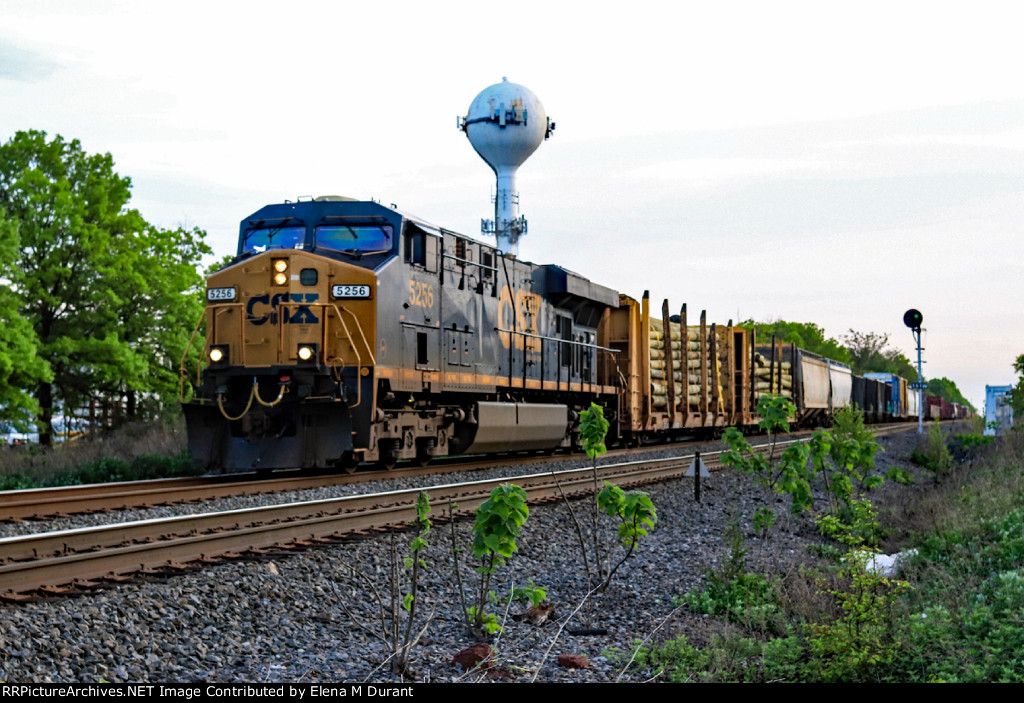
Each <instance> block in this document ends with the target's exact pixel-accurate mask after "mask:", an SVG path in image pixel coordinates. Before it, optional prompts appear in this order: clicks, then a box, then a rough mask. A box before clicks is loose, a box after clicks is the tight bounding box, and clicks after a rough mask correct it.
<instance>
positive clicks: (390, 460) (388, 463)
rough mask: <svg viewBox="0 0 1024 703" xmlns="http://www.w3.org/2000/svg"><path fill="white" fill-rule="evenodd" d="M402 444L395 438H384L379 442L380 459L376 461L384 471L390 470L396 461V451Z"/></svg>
mask: <svg viewBox="0 0 1024 703" xmlns="http://www.w3.org/2000/svg"><path fill="white" fill-rule="evenodd" d="M401 448H402V444H401V442H400V441H399V440H397V439H385V440H381V442H380V459H378V460H377V463H378V464H379V465H380V467H381V468H382V469H384V470H385V471H391V470H392V469H393V468H395V464H397V463H398V452H399V451H400V450H401Z"/></svg>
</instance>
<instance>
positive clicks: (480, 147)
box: [459, 78, 555, 255]
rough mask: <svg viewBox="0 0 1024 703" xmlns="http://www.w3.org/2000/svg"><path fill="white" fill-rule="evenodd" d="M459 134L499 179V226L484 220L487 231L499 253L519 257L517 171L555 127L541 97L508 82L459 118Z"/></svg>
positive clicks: (522, 224)
mask: <svg viewBox="0 0 1024 703" xmlns="http://www.w3.org/2000/svg"><path fill="white" fill-rule="evenodd" d="M459 128H460V129H461V130H462V131H464V132H465V133H466V136H467V137H469V143H470V144H472V145H473V148H474V149H475V150H476V153H478V154H479V155H480V158H482V159H483V160H484V161H486V162H487V163H488V165H489V166H490V167H491V168H492V169H493V170H494V174H495V176H497V179H498V188H497V192H496V194H495V199H494V220H493V221H490V220H484V221H483V222H482V226H481V229H482V230H483V232H484V233H485V234H493V235H494V236H495V237H496V238H497V240H498V248H499V249H501V250H502V251H504V252H505V253H507V254H513V255H515V254H517V253H518V251H519V237H520V235H522V234H525V233H526V218H525V217H522V216H521V215H520V214H519V193H518V191H517V190H516V170H517V169H518V168H519V167H520V166H521V165H522V163H523V162H524V161H526V159H528V158H529V157H530V154H532V153H533V152H534V151H536V149H537V147H538V146H540V143H541V142H542V141H544V140H545V139H547V138H548V137H549V136H551V132H553V131H554V129H555V123H554V122H552V121H551V120H550V119H549V118H548V116H547V113H546V112H545V111H544V106H543V105H542V104H541V102H540V100H538V99H537V96H536V95H534V94H533V93H532V92H531V91H530V90H528V89H527V88H524V87H523V86H521V85H518V84H516V83H509V82H508V79H507V78H502V80H501V83H495V84H494V85H492V86H489V87H487V88H484V89H483V90H482V91H481V92H480V94H479V95H477V96H476V98H474V99H473V102H472V103H471V104H470V106H469V114H468V115H466V116H465V117H461V118H459Z"/></svg>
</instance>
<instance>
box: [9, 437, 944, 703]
mask: <svg viewBox="0 0 1024 703" xmlns="http://www.w3.org/2000/svg"><path fill="white" fill-rule="evenodd" d="M916 441H917V440H916V435H914V434H913V433H912V432H908V433H906V434H900V435H894V436H890V437H886V438H882V439H880V443H881V444H882V445H883V447H885V448H886V449H887V452H886V453H883V454H880V455H879V465H880V466H881V467H882V471H883V472H884V470H885V467H886V466H888V465H889V464H892V463H899V464H900V465H901V466H904V467H905V468H906V467H907V464H906V463H905V462H904V461H903V458H904V457H906V456H907V455H908V454H909V452H910V449H911V448H912V447H913V446H914V443H915V442H916ZM695 448H698V449H701V450H702V451H706V450H709V449H711V448H712V447H710V446H706V447H694V445H677V447H674V448H671V449H663V450H660V451H657V452H652V454H654V453H657V454H664V453H675V454H690V453H692V452H693V451H694V449H695ZM583 461H585V459H584V460H583ZM579 465H581V460H580V459H579V458H574V459H571V460H567V461H566V462H565V463H564V465H562V466H561V467H560V468H570V467H573V466H579ZM554 468H555V467H554V466H552V465H550V464H545V465H544V466H543V468H541V469H538V468H536V467H535V468H533V469H527V470H525V471H524V470H522V469H521V468H520V469H519V472H520V473H523V472H536V471H538V470H543V471H550V470H553V469H554ZM509 472H511V470H506V471H504V472H503V471H502V470H496V469H490V470H487V471H485V472H477V473H474V474H467V475H452V476H446V477H444V478H443V479H442V481H440V482H443V483H449V482H456V481H460V480H470V479H472V478H484V477H489V476H492V475H506V474H507V473H509ZM919 480H924V479H919ZM426 481H427V479H411V478H397V479H396V480H394V481H387V482H382V483H380V484H378V485H374V486H366V485H364V486H361V487H358V486H347V487H335V488H331V489H322V490H315V491H303V492H301V493H300V494H282V495H276V496H258V497H245V498H238V499H227V500H219V501H214V502H211V503H209V504H206V505H203V506H184V507H183V506H172V507H167V508H155V509H150V510H138V511H125V512H122V513H117V514H116V515H115V516H111V515H91V516H77V517H73V518H64V519H61V520H58V521H54V522H53V523H49V524H47V523H43V524H40V523H24V524H21V525H2V526H0V530H2V533H0V536H8V535H13V534H24V533H26V532H39V531H42V530H49V529H62V528H68V527H81V526H85V525H90V524H101V523H107V522H113V521H125V520H135V519H145V518H153V517H161V516H164V515H171V514H182V513H193V512H200V511H210V510H225V509H231V508H239V507H246V506H250V505H255V504H266V503H270V502H274V503H278V502H284V501H291V500H309V499H313V498H326V497H331V496H337V495H344V494H346V493H354V492H357V491H359V492H373V491H378V490H394V489H397V488H410V487H415V486H416V485H417V484H420V485H422V484H423V483H424V482H426ZM435 482H438V481H436V479H435ZM646 490H647V492H648V493H649V494H650V495H651V498H652V500H653V501H654V504H655V506H656V507H657V510H658V518H659V519H658V524H657V528H656V529H655V530H654V532H653V533H652V534H651V535H649V536H648V537H646V538H644V539H643V540H642V541H641V543H640V545H639V546H638V548H637V550H636V552H635V553H634V555H633V556H632V558H631V559H630V560H629V561H627V562H626V564H625V565H624V566H623V567H622V568H621V569H620V571H619V573H618V574H617V575H616V577H615V580H614V582H613V583H612V586H611V587H610V588H609V589H608V591H607V592H605V593H604V594H600V595H598V596H596V597H595V598H594V599H593V600H592V601H590V602H589V603H588V605H585V606H584V607H583V609H582V610H581V611H580V612H578V613H576V614H575V615H574V616H573V617H572V619H571V622H570V624H569V625H568V628H567V630H568V629H577V628H590V629H598V630H604V631H606V634H598V635H571V634H569V632H568V631H563V632H561V633H560V634H559V632H558V627H559V625H560V623H561V622H562V620H563V619H564V618H566V617H567V616H569V615H570V614H572V613H573V611H574V609H576V608H577V607H578V606H579V605H580V601H581V599H582V598H583V597H584V595H585V593H586V590H587V589H586V582H587V581H586V574H585V572H584V569H583V566H582V562H581V557H580V547H579V542H578V537H577V532H576V529H575V527H574V525H573V521H572V518H571V517H570V513H569V510H568V509H567V507H566V506H565V504H564V503H552V504H547V505H539V506H531V511H530V518H529V521H528V522H527V524H526V526H525V528H524V532H523V535H522V537H521V538H520V540H519V552H518V554H517V555H516V556H515V557H514V558H513V559H512V560H510V562H509V564H508V565H507V566H505V567H503V568H501V569H499V571H498V572H497V574H495V576H494V579H493V581H492V589H493V590H494V591H495V592H496V593H497V594H498V595H499V596H507V595H508V593H509V592H510V589H511V588H512V587H513V586H524V585H529V584H530V583H531V582H533V583H535V584H536V585H537V586H542V587H544V588H545V589H547V593H548V599H549V601H550V602H551V603H552V604H553V605H554V614H555V616H556V618H555V619H554V620H553V621H552V622H549V623H548V624H546V625H544V626H543V627H535V626H533V625H530V624H526V623H521V622H514V621H512V619H511V617H507V618H505V620H506V622H505V632H504V633H503V634H501V635H500V637H499V638H498V639H497V640H496V641H492V642H491V646H492V647H494V648H495V649H496V650H497V651H498V664H499V666H501V667H503V668H504V669H506V670H507V672H508V673H509V675H511V676H512V677H514V678H513V680H516V681H529V680H531V679H532V678H533V677H534V675H535V674H536V680H538V681H546V682H551V681H554V682H559V681H590V682H608V681H614V680H616V679H618V678H620V677H621V678H622V679H625V680H631V681H636V680H643V678H644V676H645V674H644V672H640V671H637V670H635V668H628V669H626V671H625V672H624V673H623V668H624V665H625V661H624V659H623V653H627V652H628V650H629V648H630V646H631V644H632V643H633V642H634V641H635V640H636V639H638V638H646V637H649V636H652V633H654V634H653V636H654V638H655V639H658V638H659V637H660V636H663V635H665V634H667V633H676V634H677V633H679V632H686V631H689V629H690V628H692V627H699V621H700V619H701V616H699V615H694V614H691V613H689V612H688V611H686V610H685V608H683V609H677V608H675V607H674V605H673V599H674V597H676V596H680V595H682V594H684V593H686V592H687V591H688V590H690V589H691V588H693V587H695V586H699V585H700V584H701V583H702V581H703V577H704V573H705V571H706V570H708V569H713V568H715V567H717V566H718V565H719V564H720V563H721V562H722V561H723V559H724V558H726V556H727V554H728V546H727V544H726V543H725V532H726V529H727V527H728V525H730V524H731V523H733V522H736V521H738V522H739V524H740V526H741V528H742V529H743V530H744V534H745V537H746V544H747V547H748V548H749V557H748V564H749V566H750V568H751V569H752V570H758V569H760V570H770V571H785V570H786V569H787V568H789V567H790V566H791V565H794V564H795V563H797V562H799V561H801V560H807V559H810V558H811V557H810V556H809V554H808V551H807V549H806V546H805V545H806V543H807V540H808V539H810V540H815V541H817V537H816V531H815V529H814V527H813V524H812V523H811V521H810V518H809V517H807V516H798V517H796V518H794V519H792V520H783V521H782V524H780V525H779V526H778V527H776V529H775V531H774V533H773V536H772V538H771V540H769V541H768V542H765V543H763V544H762V543H761V542H760V541H759V540H757V538H756V537H754V536H753V535H752V532H751V529H750V525H749V523H750V518H751V516H752V515H753V512H754V510H756V509H757V508H758V507H760V505H762V504H763V494H762V493H761V491H760V489H758V488H757V487H756V486H755V485H754V484H753V482H752V481H750V480H749V479H747V478H745V477H743V476H740V475H738V474H737V473H735V472H732V471H719V472H716V473H715V474H714V475H712V476H711V477H710V478H708V479H704V480H703V481H702V490H703V496H702V500H701V502H700V503H697V502H695V501H694V498H693V484H692V480H690V479H687V480H676V481H670V482H667V483H663V484H659V485H656V486H649V487H647V488H646ZM820 504H821V503H820V502H819V505H820ZM572 505H573V510H574V511H575V513H576V517H577V519H579V520H580V521H581V522H583V521H584V518H586V519H587V522H589V507H588V506H589V502H585V501H575V502H573V504H572ZM431 517H434V518H436V517H438V515H437V514H436V513H434V514H432V515H431ZM602 522H603V524H604V525H605V526H606V527H607V528H608V539H609V541H610V540H611V539H613V538H614V534H613V530H614V526H613V524H612V522H611V519H610V518H607V517H604V518H603V519H602ZM471 527H472V523H471V522H469V521H461V522H458V523H456V525H455V531H456V542H457V546H458V547H459V548H461V549H462V552H461V554H460V556H459V559H460V563H461V567H462V569H461V573H462V579H463V584H464V586H465V589H466V591H467V597H468V593H469V592H470V590H471V589H472V586H473V585H474V584H475V583H476V580H475V577H476V574H475V573H474V572H473V570H472V566H474V564H470V563H468V560H469V558H470V557H471V552H470V550H469V546H470V543H471V535H470V530H471ZM451 535H452V531H451V526H450V525H448V524H440V523H435V525H434V528H433V530H432V531H431V533H430V535H429V537H428V541H429V543H430V546H429V548H428V550H427V551H426V552H425V556H424V558H425V560H426V562H427V564H428V568H427V570H426V572H425V573H424V575H423V577H422V581H421V584H420V597H419V603H418V609H419V614H420V615H421V616H422V615H424V614H432V618H431V622H430V625H429V627H428V628H427V630H426V632H425V634H424V636H423V638H422V639H421V641H420V643H419V644H418V645H417V646H416V648H415V649H414V651H413V653H412V655H411V657H410V667H411V674H410V675H408V676H407V677H406V679H405V680H415V681H421V682H422V681H443V682H449V681H456V680H478V679H480V678H481V675H480V674H470V675H468V676H466V675H464V674H463V673H462V672H461V671H460V670H459V669H458V667H456V666H455V665H453V664H452V663H451V660H452V657H453V656H454V655H455V654H456V653H457V652H458V651H460V650H461V649H463V648H465V647H468V646H470V645H472V644H474V643H476V642H477V641H478V640H476V639H474V638H473V637H472V636H470V635H469V634H467V633H466V628H465V625H464V623H463V621H462V618H461V615H460V613H461V606H460V600H459V597H458V594H457V587H456V585H455V578H454V572H453V565H452V559H453V555H452V536H451ZM411 539H412V534H411V533H404V534H400V535H398V536H397V538H396V540H395V543H396V545H397V547H398V552H399V556H400V557H404V556H406V554H407V552H408V544H409V541H410V540H411ZM390 545H391V538H390V537H389V536H387V535H380V536H376V537H373V538H362V539H358V540H354V541H351V542H347V543H344V544H339V545H334V546H326V547H318V548H314V549H310V550H307V551H303V552H296V553H284V552H279V553H273V554H269V555H267V556H265V557H262V558H260V559H245V560H239V561H232V562H227V563H224V564H222V565H218V566H209V567H205V568H203V569H201V570H198V571H192V572H187V573H183V574H180V575H169V576H160V577H153V578H151V579H150V580H145V581H143V580H138V581H132V582H129V583H125V584H120V585H116V586H113V587H110V588H106V589H103V590H99V591H95V592H90V593H86V594H84V595H81V596H77V597H70V598H69V597H60V598H54V599H48V600H40V601H35V602H29V603H24V604H8V605H0V680H4V681H8V682H68V681H77V682H88V683H92V682H99V681H110V682H124V681H128V682H139V681H178V682H195V681H209V682H280V681H317V682H343V681H346V682H360V681H364V680H371V681H386V680H394V679H392V678H391V675H390V668H389V667H388V665H386V664H382V662H383V661H384V660H385V659H386V656H387V653H386V651H385V648H384V646H383V645H382V643H381V642H380V640H379V639H378V638H377V637H375V636H374V635H372V634H371V633H370V632H369V631H368V630H374V628H377V631H379V626H378V625H377V623H378V618H377V615H376V611H375V610H374V611H371V610H370V608H369V606H370V603H371V597H370V595H369V592H370V589H369V588H368V587H367V585H366V583H365V582H364V581H363V579H362V578H361V577H360V576H355V575H354V574H353V571H352V569H351V568H350V567H355V568H357V569H358V570H360V572H362V573H364V574H366V575H367V576H368V577H369V578H370V579H372V580H373V581H374V582H375V584H376V587H377V589H379V590H380V591H381V593H382V594H384V593H385V592H386V591H387V588H388V586H387V575H388V573H389V572H390V549H391V546H390ZM620 553H621V550H619V549H618V548H617V547H616V548H615V549H614V550H613V556H616V557H617V555H618V554H620ZM404 590H405V589H404V587H403V593H404ZM343 605H344V606H347V608H346V607H343ZM522 608H523V606H521V605H520V604H513V606H512V607H511V608H510V611H511V612H518V611H519V610H521V609H522ZM490 610H491V612H495V613H496V614H497V615H498V616H499V618H502V617H504V616H505V615H507V613H505V612H504V610H503V609H502V607H501V606H493V605H492V606H490ZM353 615H354V616H355V617H356V619H357V621H358V622H359V623H360V625H361V626H357V625H355V624H354V623H353ZM364 628H368V629H364ZM563 654H570V655H583V656H585V657H587V659H588V661H589V663H590V666H591V668H589V669H568V668H563V667H560V666H558V664H557V661H556V660H557V657H558V656H559V655H563ZM626 657H627V658H628V654H626ZM502 680H507V679H502Z"/></svg>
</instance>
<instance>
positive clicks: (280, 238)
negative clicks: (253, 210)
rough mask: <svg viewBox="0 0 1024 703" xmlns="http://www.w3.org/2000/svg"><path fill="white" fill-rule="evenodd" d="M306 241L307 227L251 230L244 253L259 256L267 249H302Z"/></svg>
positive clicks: (247, 235) (245, 242)
mask: <svg viewBox="0 0 1024 703" xmlns="http://www.w3.org/2000/svg"><path fill="white" fill-rule="evenodd" d="M305 241H306V228H305V227H261V228H259V229H250V230H248V231H246V233H245V241H243V242H242V253H243V254H248V253H256V254H259V253H260V252H262V251H266V250H267V249H301V248H302V245H303V244H304V243H305Z"/></svg>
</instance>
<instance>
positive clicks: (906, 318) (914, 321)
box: [903, 308, 924, 330]
mask: <svg viewBox="0 0 1024 703" xmlns="http://www.w3.org/2000/svg"><path fill="white" fill-rule="evenodd" d="M922 322H924V315H922V314H921V313H920V312H919V311H917V310H915V309H914V308H911V309H910V310H907V311H906V312H905V313H903V324H905V325H906V326H907V327H909V328H910V329H912V330H919V329H921V323H922Z"/></svg>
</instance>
